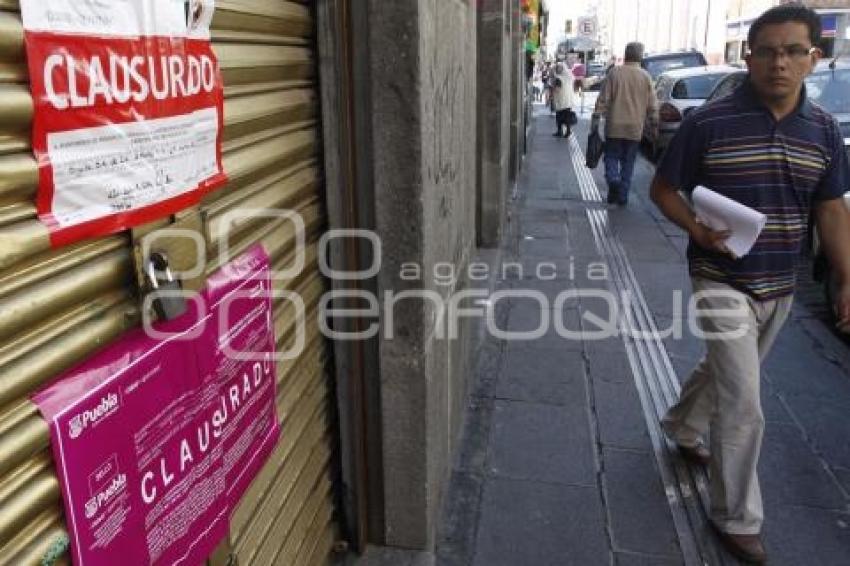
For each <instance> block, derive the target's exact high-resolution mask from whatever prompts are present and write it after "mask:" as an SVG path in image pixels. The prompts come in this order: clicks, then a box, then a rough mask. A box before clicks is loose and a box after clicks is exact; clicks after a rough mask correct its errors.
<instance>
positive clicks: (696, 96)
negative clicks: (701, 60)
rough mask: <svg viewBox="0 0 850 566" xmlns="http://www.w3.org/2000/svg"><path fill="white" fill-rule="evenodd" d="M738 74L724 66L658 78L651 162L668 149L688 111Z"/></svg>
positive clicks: (731, 68)
mask: <svg viewBox="0 0 850 566" xmlns="http://www.w3.org/2000/svg"><path fill="white" fill-rule="evenodd" d="M737 70H738V69H736V68H735V67H729V66H727V65H710V66H706V67H690V68H686V69H677V70H675V71H667V72H666V73H663V74H661V76H659V77H658V81H657V82H656V83H655V95H656V96H657V97H658V118H659V120H658V139H656V140H655V144H654V145H653V146H652V147H651V149H650V156H651V157H652V158H657V157H658V156H660V155H661V154H662V153H663V152H664V150H665V149H667V146H668V145H669V144H670V140H671V139H673V136H674V135H675V134H676V130H678V129H679V124H681V123H682V119H683V118H684V117H685V116H687V115H688V113H689V112H690V111H691V110H693V109H694V108H696V107H698V106H700V105H702V104H703V103H705V100H706V99H707V98H708V96H709V94H711V92H712V91H713V90H714V87H715V86H716V85H717V83H718V82H720V81H721V80H722V79H724V78H725V77H727V76H728V75H729V74H730V73H735V72H736V71H737ZM646 137H648V136H646Z"/></svg>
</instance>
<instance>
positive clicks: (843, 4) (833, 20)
mask: <svg viewBox="0 0 850 566" xmlns="http://www.w3.org/2000/svg"><path fill="white" fill-rule="evenodd" d="M783 3H787V2H785V1H783V0H732V1H731V2H730V5H729V11H728V14H727V21H726V48H725V60H726V62H727V63H732V64H735V63H737V64H740V63H741V62H742V61H743V59H744V56H745V55H746V53H747V49H748V47H749V46H748V44H747V34H748V33H749V31H750V26H751V25H752V23H753V21H754V20H755V19H756V18H757V17H758V16H759V14H761V13H762V12H764V11H765V10H767V9H769V8H772V7H773V6H777V5H780V4H783ZM805 4H806V5H807V6H809V7H810V8H813V9H814V10H815V11H816V12H817V13H818V15H819V16H820V18H821V27H822V37H823V40H822V41H821V45H820V47H821V48H822V49H823V52H824V55H825V56H826V57H827V58H832V57H841V56H850V2H848V1H847V0H812V1H808V2H805Z"/></svg>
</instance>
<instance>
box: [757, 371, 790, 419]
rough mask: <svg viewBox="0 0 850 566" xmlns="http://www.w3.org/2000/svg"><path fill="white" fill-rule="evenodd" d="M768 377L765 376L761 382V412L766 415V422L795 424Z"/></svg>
mask: <svg viewBox="0 0 850 566" xmlns="http://www.w3.org/2000/svg"><path fill="white" fill-rule="evenodd" d="M767 377H768V376H766V375H763V376H762V382H761V410H762V413H764V420H765V422H767V423H771V424H772V423H778V424H794V419H793V418H791V415H789V414H788V411H787V409H785V405H784V404H783V403H782V401H780V400H779V397H777V395H776V391H775V389H774V387H773V385H771V383H770V381H769V380H768V379H767Z"/></svg>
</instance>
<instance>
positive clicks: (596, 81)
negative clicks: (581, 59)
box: [584, 63, 605, 90]
mask: <svg viewBox="0 0 850 566" xmlns="http://www.w3.org/2000/svg"><path fill="white" fill-rule="evenodd" d="M604 78H605V65H603V64H602V63H589V64H588V65H587V76H585V77H584V90H599V88H600V87H601V86H602V79H604Z"/></svg>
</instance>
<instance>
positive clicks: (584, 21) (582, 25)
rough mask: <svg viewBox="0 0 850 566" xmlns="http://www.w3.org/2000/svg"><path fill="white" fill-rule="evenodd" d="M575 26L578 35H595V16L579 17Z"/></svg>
mask: <svg viewBox="0 0 850 566" xmlns="http://www.w3.org/2000/svg"><path fill="white" fill-rule="evenodd" d="M577 27H578V29H577V30H576V31H577V32H578V35H579V37H595V36H596V18H579V19H578V26H577Z"/></svg>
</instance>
